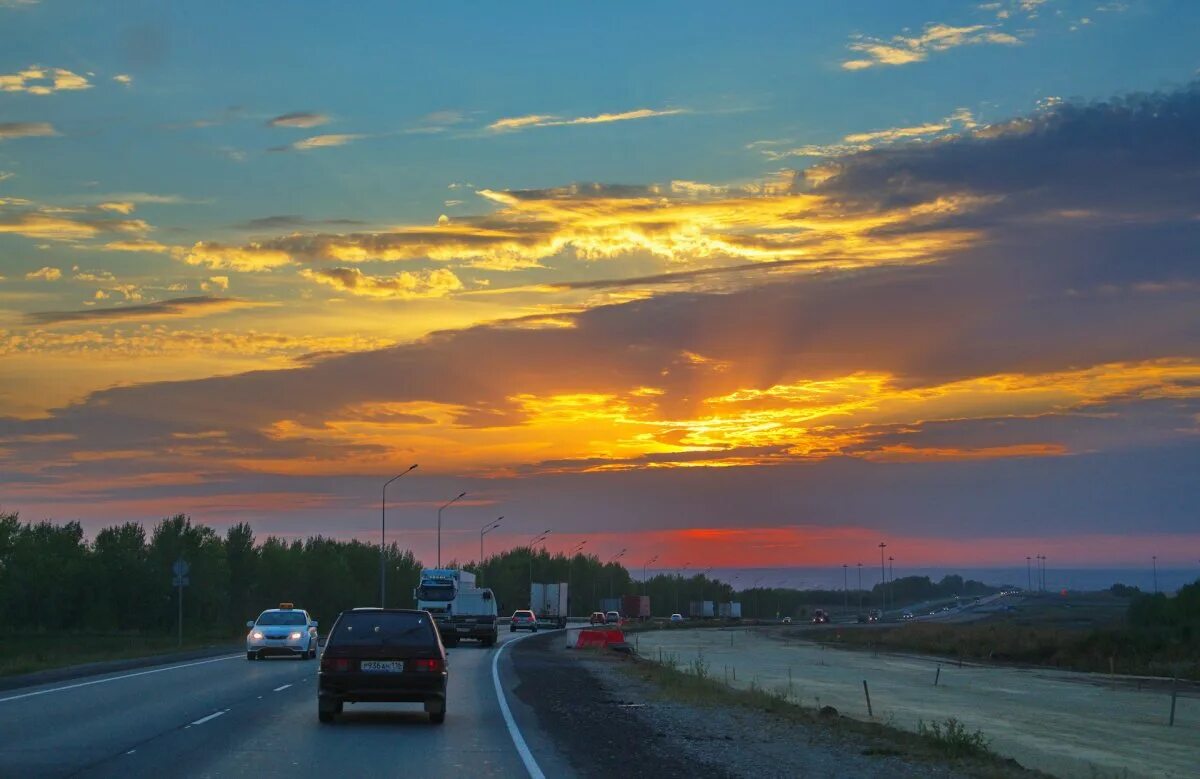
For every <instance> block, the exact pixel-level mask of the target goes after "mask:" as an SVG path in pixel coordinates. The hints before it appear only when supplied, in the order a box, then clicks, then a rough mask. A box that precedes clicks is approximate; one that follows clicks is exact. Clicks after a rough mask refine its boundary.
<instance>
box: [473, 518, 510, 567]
mask: <svg viewBox="0 0 1200 779" xmlns="http://www.w3.org/2000/svg"><path fill="white" fill-rule="evenodd" d="M502 519H504V515H503V514H501V515H500V516H498V517H496V518H495V519H494V520H492V521H491V522H489V523H487V524H486V525H484V526H483V527H481V528H479V564H480V565H483V537H484V536H486V535H487V534H488V533H490V532H492V531H493V530H495V529H496V528H498V527H500V520H502Z"/></svg>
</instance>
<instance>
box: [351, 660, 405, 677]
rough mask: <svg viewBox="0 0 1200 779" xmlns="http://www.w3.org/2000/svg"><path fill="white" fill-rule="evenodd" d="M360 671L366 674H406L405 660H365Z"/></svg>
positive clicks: (360, 664)
mask: <svg viewBox="0 0 1200 779" xmlns="http://www.w3.org/2000/svg"><path fill="white" fill-rule="evenodd" d="M358 667H359V669H360V670H362V671H363V672H365V673H385V674H398V673H403V672H404V661H403V660H363V661H362V662H361V663H359V666H358Z"/></svg>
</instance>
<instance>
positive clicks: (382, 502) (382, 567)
mask: <svg viewBox="0 0 1200 779" xmlns="http://www.w3.org/2000/svg"><path fill="white" fill-rule="evenodd" d="M416 467H417V466H416V465H410V466H408V471H405V472H404V473H401V474H397V475H395V476H393V477H392V478H390V479H388V480H387V481H385V482H384V483H383V490H382V492H381V496H380V499H379V607H380V608H383V607H384V606H385V605H386V604H385V603H384V600H385V595H386V593H387V564H386V563H385V562H384V560H385V557H386V555H385V552H384V550H385V549H386V545H387V488H388V485H389V484H391V483H392V482H394V481H395V480H396V479H399V478H400V477H401V476H404V475H405V474H407V473H408V472H409V471H411V470H412V469H413V468H416Z"/></svg>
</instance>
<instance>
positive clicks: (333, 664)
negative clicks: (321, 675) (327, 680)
mask: <svg viewBox="0 0 1200 779" xmlns="http://www.w3.org/2000/svg"><path fill="white" fill-rule="evenodd" d="M321 670H322V671H334V672H337V671H342V672H345V671H349V670H350V661H349V660H348V659H346V658H344V657H328V656H325V655H322V656H321Z"/></svg>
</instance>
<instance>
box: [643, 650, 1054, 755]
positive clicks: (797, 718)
mask: <svg viewBox="0 0 1200 779" xmlns="http://www.w3.org/2000/svg"><path fill="white" fill-rule="evenodd" d="M626 667H627V669H628V671H629V673H632V674H635V675H637V676H638V677H639V678H640V679H641V680H642V681H645V682H648V683H650V684H652V685H654V686H655V687H656V688H657V689H658V690H659V692H660V693H661V694H662V695H663V696H664V697H666V698H668V699H671V700H675V701H678V702H680V703H686V704H689V705H695V706H711V707H729V706H737V707H741V708H745V709H750V710H754V711H761V712H766V713H768V714H770V715H772V716H776V717H780V718H783V719H784V720H786V721H788V722H790V723H793V724H796V725H800V726H804V727H809V728H822V729H825V730H827V731H829V732H832V733H833V734H835V735H838V736H841V737H843V738H845V739H846V740H847V741H849V742H851V743H852V744H853V745H854V747H855V748H858V749H860V750H861V751H862V753H863V754H868V755H895V756H900V757H904V758H908V759H911V760H914V761H923V762H929V763H936V764H939V765H942V766H946V765H950V766H952V767H954V768H956V769H958V770H961V771H963V772H964V773H966V774H968V775H970V776H976V777H982V778H983V779H1009V778H1010V777H1024V778H1026V779H1027V778H1028V777H1047V776H1048V775H1047V774H1044V773H1042V772H1040V771H1034V770H1030V769H1026V768H1023V767H1021V765H1020V764H1018V763H1017V762H1016V761H1015V760H1012V759H1008V758H1003V757H1000V756H999V755H997V754H995V753H993V752H991V751H990V750H989V749H988V742H987V739H986V738H985V737H984V735H983V734H982V733H981V732H979V731H976V732H974V733H970V732H969V731H967V729H966V728H965V727H964V726H963V725H962V724H961V723H959V722H958V721H957V720H947V721H946V722H943V723H929V724H925V723H921V727H920V732H918V733H916V734H914V733H910V732H907V731H904V730H901V729H899V728H896V727H892V726H890V725H887V724H884V723H879V722H864V721H862V720H856V719H852V718H850V717H845V716H842V715H840V714H838V712H837V710H836V709H834V708H832V707H829V706H825V707H822V708H820V709H814V708H808V707H804V706H801V705H799V704H797V703H795V702H793V701H792V700H791V699H790V694H789V691H788V690H787V689H786V688H781V689H779V690H765V689H762V688H760V687H756V686H754V685H753V684H752V685H751V687H750V689H739V688H735V687H730V686H728V685H726V684H725V683H723V682H722V681H721V680H719V679H716V678H714V677H713V676H712V674H711V672H710V669H709V668H708V665H707V663H705V662H704V660H703V659H694V660H692V661H691V662H690V663H687V664H681V663H679V662H678V661H677V660H676V659H675V658H673V657H670V656H668V657H664V659H663V662H661V663H659V662H655V661H652V660H648V659H645V658H636V661H635V662H634V663H632V664H630V665H628V666H626Z"/></svg>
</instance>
